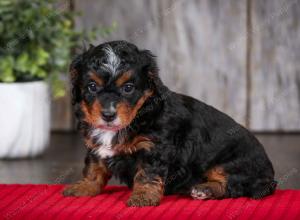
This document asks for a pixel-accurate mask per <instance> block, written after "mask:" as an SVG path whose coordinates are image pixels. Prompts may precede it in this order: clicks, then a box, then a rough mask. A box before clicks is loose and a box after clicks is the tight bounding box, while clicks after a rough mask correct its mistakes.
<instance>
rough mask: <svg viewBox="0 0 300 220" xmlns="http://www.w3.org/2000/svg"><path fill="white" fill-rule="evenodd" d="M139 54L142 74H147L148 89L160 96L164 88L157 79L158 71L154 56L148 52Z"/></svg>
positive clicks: (144, 51)
mask: <svg viewBox="0 0 300 220" xmlns="http://www.w3.org/2000/svg"><path fill="white" fill-rule="evenodd" d="M140 53H141V63H142V65H143V66H142V72H144V73H145V74H147V77H148V80H149V86H150V89H153V90H154V91H155V92H156V93H159V94H162V93H163V92H164V89H165V86H164V85H163V83H162V81H161V79H160V77H159V69H158V66H157V63H156V59H155V58H156V57H155V55H153V54H152V53H151V51H150V50H142V51H140Z"/></svg>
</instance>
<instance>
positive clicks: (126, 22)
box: [75, 0, 300, 131]
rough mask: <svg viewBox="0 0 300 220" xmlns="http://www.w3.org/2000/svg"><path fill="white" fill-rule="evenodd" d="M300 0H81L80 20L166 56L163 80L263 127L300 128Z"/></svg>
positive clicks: (162, 59)
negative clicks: (112, 27) (111, 28)
mask: <svg viewBox="0 0 300 220" xmlns="http://www.w3.org/2000/svg"><path fill="white" fill-rule="evenodd" d="M299 5H300V0H288V1H283V0H264V1H260V0H227V1H224V0H223V1H222V0H163V1H161V0H152V1H148V0H126V1H124V0H123V1H122V0H101V1H97V0H86V1H79V0H75V8H76V10H79V11H82V15H83V16H82V17H81V18H80V19H78V20H76V26H77V27H78V28H82V27H84V28H89V27H91V26H95V25H99V26H102V25H106V26H107V25H110V24H111V23H112V22H113V21H115V22H117V24H118V28H117V30H116V31H115V32H114V33H113V34H112V35H111V36H110V37H109V38H106V39H105V38H101V39H99V40H98V42H94V43H95V44H97V43H101V42H104V41H108V40H117V39H125V40H128V41H131V42H133V43H135V44H137V45H138V46H139V47H141V48H147V49H150V50H152V51H153V52H154V53H155V54H156V55H157V56H158V63H159V66H160V69H161V76H162V78H163V81H164V82H165V83H166V84H167V85H168V86H169V87H170V88H171V89H173V90H176V91H178V92H182V93H186V94H189V95H191V96H194V97H196V98H198V99H200V100H203V101H205V102H207V103H208V104H211V105H213V106H215V107H217V108H218V109H220V110H222V111H224V112H226V113H228V114H229V115H231V116H232V117H233V118H235V119H236V120H237V121H238V122H240V123H241V124H244V125H246V126H247V127H250V128H251V129H252V130H255V131H280V130H282V131H299V129H300V121H299V118H300V101H299V97H300V73H299V72H300V62H299V61H300V59H299V58H300V52H299V51H300V50H299V49H300V40H299V39H300V38H299V37H300V29H299V28H300V27H299V25H300V24H299V21H300V6H299Z"/></svg>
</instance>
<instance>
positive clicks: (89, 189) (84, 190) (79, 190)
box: [63, 180, 101, 196]
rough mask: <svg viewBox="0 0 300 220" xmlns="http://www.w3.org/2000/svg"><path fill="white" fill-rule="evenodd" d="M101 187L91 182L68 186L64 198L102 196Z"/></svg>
mask: <svg viewBox="0 0 300 220" xmlns="http://www.w3.org/2000/svg"><path fill="white" fill-rule="evenodd" d="M100 192H101V189H100V185H99V184H96V183H94V182H91V181H84V180H83V181H80V182H78V183H75V184H72V185H69V186H67V187H66V188H65V189H64V191H63V195H64V196H96V195H98V194H100Z"/></svg>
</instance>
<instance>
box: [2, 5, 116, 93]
mask: <svg viewBox="0 0 300 220" xmlns="http://www.w3.org/2000/svg"><path fill="white" fill-rule="evenodd" d="M60 2H62V1H60ZM63 3H64V4H60V5H59V3H58V0H50V1H46V0H30V1H29V0H1V1H0V82H25V81H34V80H41V79H46V80H49V81H50V83H51V85H52V90H53V93H54V96H56V97H57V96H63V95H64V92H65V90H64V86H63V82H62V81H61V80H60V77H61V74H62V73H66V72H67V66H68V63H69V62H70V60H71V56H72V53H71V51H72V49H74V48H76V46H78V45H80V44H81V43H82V39H88V40H91V38H92V37H95V36H97V34H98V33H99V32H100V34H101V35H107V34H109V33H110V32H111V31H112V30H113V29H114V28H115V24H113V25H112V27H109V28H100V29H98V32H95V31H89V32H84V31H76V30H74V28H73V25H72V21H73V19H74V17H75V16H77V15H78V14H75V13H72V12H70V11H68V2H67V1H64V2H63Z"/></svg>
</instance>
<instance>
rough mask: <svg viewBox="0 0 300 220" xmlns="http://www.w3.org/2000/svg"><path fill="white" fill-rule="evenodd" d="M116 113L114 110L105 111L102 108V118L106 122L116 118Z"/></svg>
mask: <svg viewBox="0 0 300 220" xmlns="http://www.w3.org/2000/svg"><path fill="white" fill-rule="evenodd" d="M116 116H117V114H116V112H115V111H110V110H109V111H107V110H103V111H102V118H103V120H104V121H106V122H112V121H113V120H114V119H115V118H116Z"/></svg>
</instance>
